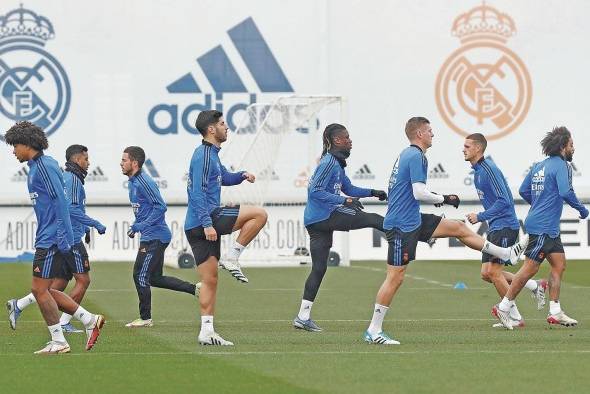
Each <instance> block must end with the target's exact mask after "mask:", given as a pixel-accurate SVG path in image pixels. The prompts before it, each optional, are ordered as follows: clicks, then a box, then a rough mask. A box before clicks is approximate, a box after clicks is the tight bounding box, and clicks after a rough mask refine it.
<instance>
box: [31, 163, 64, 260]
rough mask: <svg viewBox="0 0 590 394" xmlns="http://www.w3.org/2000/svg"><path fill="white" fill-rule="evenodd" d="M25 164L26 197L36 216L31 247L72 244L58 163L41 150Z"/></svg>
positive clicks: (61, 174)
mask: <svg viewBox="0 0 590 394" xmlns="http://www.w3.org/2000/svg"><path fill="white" fill-rule="evenodd" d="M27 164H28V165H29V174H28V176H27V186H28V189H29V197H30V198H31V203H32V204H33V210H34V211H35V216H36V217H37V233H36V236H35V248H44V249H46V248H50V247H52V246H54V245H58V244H64V243H65V242H67V243H68V244H69V245H70V246H72V245H73V244H74V237H73V233H72V224H71V221H70V212H69V209H68V201H67V198H66V193H65V190H64V179H63V173H62V170H61V168H59V164H58V163H57V161H56V160H55V159H53V158H52V157H50V156H47V155H44V154H43V153H42V152H40V153H39V154H37V155H36V156H35V157H34V158H33V159H32V160H29V161H28V162H27Z"/></svg>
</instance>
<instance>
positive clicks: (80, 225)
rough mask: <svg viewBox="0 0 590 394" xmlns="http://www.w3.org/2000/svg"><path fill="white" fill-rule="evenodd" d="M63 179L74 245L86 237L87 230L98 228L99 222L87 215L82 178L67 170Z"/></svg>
mask: <svg viewBox="0 0 590 394" xmlns="http://www.w3.org/2000/svg"><path fill="white" fill-rule="evenodd" d="M63 177H64V184H65V190H66V197H67V198H68V202H69V208H70V220H71V221H72V231H73V233H74V243H78V242H79V241H80V240H81V239H82V237H83V236H84V234H85V232H86V229H87V228H88V227H96V225H97V224H98V221H97V220H95V219H92V218H91V217H89V216H88V215H86V191H85V190H84V184H83V183H82V181H81V180H80V178H78V176H77V175H76V174H74V173H73V172H70V171H67V170H66V171H65V172H64V175H63Z"/></svg>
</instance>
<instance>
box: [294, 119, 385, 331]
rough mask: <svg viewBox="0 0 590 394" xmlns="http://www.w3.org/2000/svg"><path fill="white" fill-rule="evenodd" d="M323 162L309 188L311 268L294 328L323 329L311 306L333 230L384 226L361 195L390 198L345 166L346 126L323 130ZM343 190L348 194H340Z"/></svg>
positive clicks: (307, 219) (348, 143)
mask: <svg viewBox="0 0 590 394" xmlns="http://www.w3.org/2000/svg"><path fill="white" fill-rule="evenodd" d="M323 145H324V148H323V151H322V157H321V159H320V163H319V165H318V167H317V168H316V170H315V172H314V174H313V176H312V177H311V179H310V182H309V186H308V189H307V205H306V206H305V213H304V224H305V228H306V229H307V232H308V233H309V237H310V252H311V261H312V269H311V272H310V273H309V276H308V277H307V281H306V282H305V289H304V292H303V299H302V300H301V308H300V309H299V313H298V314H297V316H296V317H295V319H294V320H293V326H294V327H295V328H299V329H303V330H306V331H322V329H321V328H320V327H319V326H318V325H317V324H316V323H315V322H314V321H313V320H312V319H311V308H312V305H313V302H314V300H315V298H316V295H317V293H318V290H319V288H320V285H321V283H322V279H323V278H324V275H325V273H326V270H327V268H328V256H329V253H330V248H331V247H332V236H333V233H334V231H349V230H357V229H361V228H375V229H378V230H383V216H381V215H378V214H376V213H366V212H364V211H363V208H364V207H363V204H362V203H361V202H360V201H359V198H361V197H377V198H378V199H379V200H380V201H384V200H386V199H387V193H385V191H383V190H375V189H365V188H361V187H356V186H354V185H353V184H352V183H351V182H350V179H349V178H348V177H347V176H346V173H345V172H344V168H345V167H346V159H347V158H348V157H349V156H350V151H351V149H352V140H351V139H350V135H349V134H348V130H346V127H344V126H342V125H340V124H336V123H333V124H330V125H328V126H327V127H326V129H325V130H324V135H323ZM340 192H342V193H344V194H345V195H346V196H348V197H344V196H342V195H340Z"/></svg>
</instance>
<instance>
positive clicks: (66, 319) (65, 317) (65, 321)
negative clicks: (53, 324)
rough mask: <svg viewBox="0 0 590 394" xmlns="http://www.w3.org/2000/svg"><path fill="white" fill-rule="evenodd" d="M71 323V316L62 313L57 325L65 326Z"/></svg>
mask: <svg viewBox="0 0 590 394" xmlns="http://www.w3.org/2000/svg"><path fill="white" fill-rule="evenodd" d="M71 321H72V315H68V314H67V313H65V312H64V313H62V314H61V317H60V318H59V324H61V325H62V326H65V325H66V324H68V323H69V322H71Z"/></svg>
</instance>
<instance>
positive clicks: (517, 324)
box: [492, 318, 524, 328]
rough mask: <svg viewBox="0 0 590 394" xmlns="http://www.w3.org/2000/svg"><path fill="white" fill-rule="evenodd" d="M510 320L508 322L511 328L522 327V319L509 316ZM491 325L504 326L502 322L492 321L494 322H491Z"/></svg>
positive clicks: (495, 326)
mask: <svg viewBox="0 0 590 394" xmlns="http://www.w3.org/2000/svg"><path fill="white" fill-rule="evenodd" d="M510 320H511V322H510V324H512V327H513V328H523V327H524V319H521V320H516V319H512V318H510ZM492 327H494V328H505V327H504V324H502V323H494V324H492Z"/></svg>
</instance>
